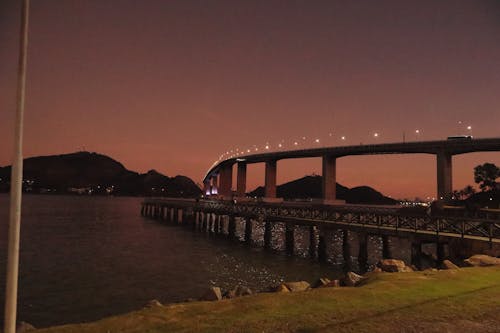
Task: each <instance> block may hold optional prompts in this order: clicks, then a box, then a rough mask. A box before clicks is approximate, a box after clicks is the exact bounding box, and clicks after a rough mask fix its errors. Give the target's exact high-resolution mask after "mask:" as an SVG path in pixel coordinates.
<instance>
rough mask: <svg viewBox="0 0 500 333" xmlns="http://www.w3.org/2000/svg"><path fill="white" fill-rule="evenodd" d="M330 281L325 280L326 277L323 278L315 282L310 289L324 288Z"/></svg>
mask: <svg viewBox="0 0 500 333" xmlns="http://www.w3.org/2000/svg"><path fill="white" fill-rule="evenodd" d="M330 282H331V281H330V279H329V278H326V277H323V278H319V279H318V281H316V282H315V283H314V284H313V285H312V287H313V288H321V287H324V286H326V285H327V284H328V283H330Z"/></svg>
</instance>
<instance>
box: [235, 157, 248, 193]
mask: <svg viewBox="0 0 500 333" xmlns="http://www.w3.org/2000/svg"><path fill="white" fill-rule="evenodd" d="M246 186H247V164H246V163H245V162H238V174H237V179H236V193H237V195H238V197H245V193H246Z"/></svg>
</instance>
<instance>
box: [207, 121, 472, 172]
mask: <svg viewBox="0 0 500 333" xmlns="http://www.w3.org/2000/svg"><path fill="white" fill-rule="evenodd" d="M458 124H459V125H461V124H462V122H461V121H459V122H458ZM466 128H467V130H468V131H471V130H472V126H471V125H468V126H467V127H466ZM414 133H415V135H416V136H417V137H418V136H419V135H420V134H421V130H420V129H416V130H415V132H414ZM328 136H329V137H330V138H332V137H333V134H332V133H328ZM373 137H374V138H375V139H377V138H379V137H380V133H379V132H374V133H373ZM301 139H302V140H296V141H293V143H292V145H293V147H298V146H299V145H300V143H299V142H301V141H302V142H305V141H306V139H307V138H306V137H305V136H303V137H302V138H301ZM403 139H404V138H403ZM340 140H341V141H346V140H347V139H346V136H344V135H342V136H341V137H340ZM284 142H285V140H281V142H280V143H278V145H277V148H283V147H284V146H285V144H284ZM314 143H316V144H319V143H320V139H319V138H316V139H314ZM263 149H264V150H270V149H271V145H270V144H269V143H268V142H266V144H265V145H264V147H263ZM258 151H259V147H257V145H253V147H252V148H251V149H246V150H245V149H242V150H240V149H239V148H236V149H234V150H229V151H226V152H225V153H223V154H221V155H220V156H219V159H218V160H216V161H215V163H217V162H219V161H221V160H223V159H228V158H235V157H238V156H242V155H245V154H250V153H252V152H258Z"/></svg>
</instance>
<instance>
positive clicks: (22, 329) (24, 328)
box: [16, 321, 36, 333]
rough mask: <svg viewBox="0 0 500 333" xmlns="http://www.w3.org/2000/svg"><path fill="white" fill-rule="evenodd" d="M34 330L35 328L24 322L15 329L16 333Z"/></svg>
mask: <svg viewBox="0 0 500 333" xmlns="http://www.w3.org/2000/svg"><path fill="white" fill-rule="evenodd" d="M34 330H36V328H35V326H33V325H31V324H29V323H26V322H24V321H22V322H20V323H19V324H17V327H16V333H24V332H29V331H34Z"/></svg>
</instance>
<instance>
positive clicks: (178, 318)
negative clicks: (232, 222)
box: [35, 267, 500, 333]
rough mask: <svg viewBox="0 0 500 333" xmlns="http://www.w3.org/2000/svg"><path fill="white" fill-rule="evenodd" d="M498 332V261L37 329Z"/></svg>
mask: <svg viewBox="0 0 500 333" xmlns="http://www.w3.org/2000/svg"><path fill="white" fill-rule="evenodd" d="M422 331H425V332H461V333H462V332H500V267H487V268H464V269H460V270H453V271H452V270H449V271H432V272H431V271H429V272H413V273H377V274H372V275H370V276H369V278H368V279H367V281H366V283H364V285H363V286H361V287H355V288H348V287H343V288H324V289H313V290H310V291H306V292H299V293H284V294H273V293H265V294H257V295H252V296H247V297H241V298H237V299H232V300H223V301H219V302H191V303H181V304H173V305H166V306H158V307H154V308H149V309H142V310H139V311H135V312H131V313H128V314H125V315H120V316H115V317H110V318H105V319H102V320H100V321H97V322H93V323H87V324H74V325H65V326H59V327H52V328H46V329H41V330H37V331H35V332H36V333H73V332H75V333H76V332H78V333H80V332H81V333H85V332H103V333H112V332H124V333H135V332H141V333H147V332H150V333H156V332H304V333H305V332H422Z"/></svg>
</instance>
